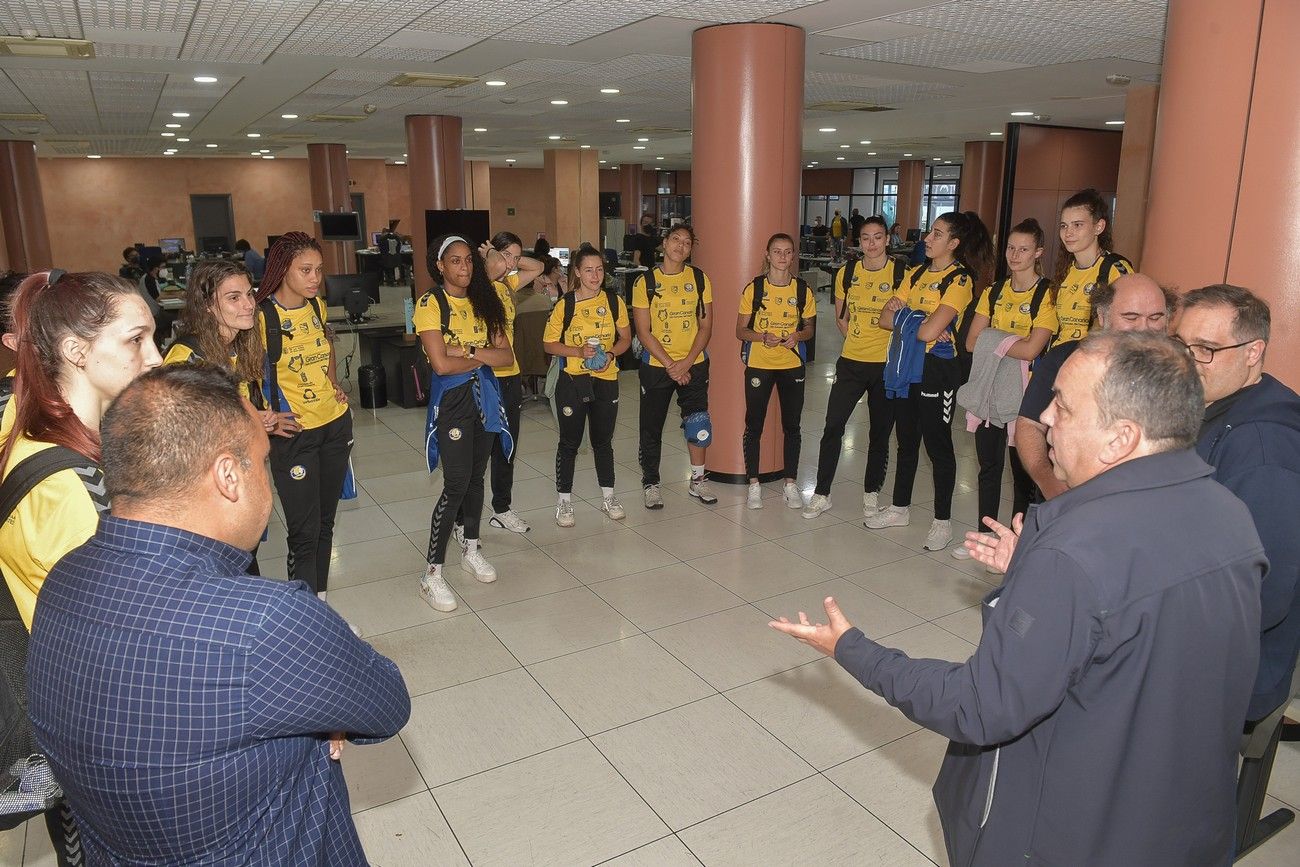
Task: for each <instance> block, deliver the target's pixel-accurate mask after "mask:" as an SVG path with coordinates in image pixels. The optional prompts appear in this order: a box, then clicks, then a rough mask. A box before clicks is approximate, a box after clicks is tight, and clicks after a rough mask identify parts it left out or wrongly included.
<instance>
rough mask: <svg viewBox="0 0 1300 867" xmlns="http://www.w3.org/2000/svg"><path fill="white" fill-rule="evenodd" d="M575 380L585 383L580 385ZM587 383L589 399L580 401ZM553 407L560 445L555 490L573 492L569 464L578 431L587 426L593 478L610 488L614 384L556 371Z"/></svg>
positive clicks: (579, 438) (615, 399)
mask: <svg viewBox="0 0 1300 867" xmlns="http://www.w3.org/2000/svg"><path fill="white" fill-rule="evenodd" d="M579 380H588V382H581V381H579ZM588 383H589V384H590V388H591V391H590V395H591V398H592V399H591V400H589V401H583V400H582V397H581V395H582V394H585V393H587V392H586V387H587V386H588ZM555 406H556V409H557V410H558V412H559V415H558V417H557V418H558V420H559V424H560V444H559V447H558V448H557V449H556V450H555V490H556V491H557V492H559V493H561V494H571V493H573V465H574V463H575V462H576V461H577V458H578V446H580V445H582V429H583V427H584V426H586V427H589V429H590V433H591V450H592V452H593V453H594V454H595V457H596V479H597V481H598V483H599V484H600V486H601V487H602V488H612V487H614V446H613V445H612V442H613V439H614V425H615V424H616V423H617V422H618V381H617V380H613V379H598V378H597V377H594V376H590V375H587V374H582V375H579V376H576V377H575V376H570V375H569V374H568V373H567V372H565V371H560V379H559V381H558V382H557V383H556V384H555Z"/></svg>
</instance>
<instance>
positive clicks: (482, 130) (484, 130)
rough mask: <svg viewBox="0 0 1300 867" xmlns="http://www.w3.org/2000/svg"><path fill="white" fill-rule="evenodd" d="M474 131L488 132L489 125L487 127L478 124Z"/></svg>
mask: <svg viewBox="0 0 1300 867" xmlns="http://www.w3.org/2000/svg"><path fill="white" fill-rule="evenodd" d="M474 132H487V127H485V126H476V127H474Z"/></svg>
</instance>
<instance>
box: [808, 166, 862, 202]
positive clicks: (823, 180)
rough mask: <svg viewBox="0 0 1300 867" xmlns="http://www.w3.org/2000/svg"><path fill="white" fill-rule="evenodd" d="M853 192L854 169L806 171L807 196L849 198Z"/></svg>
mask: <svg viewBox="0 0 1300 867" xmlns="http://www.w3.org/2000/svg"><path fill="white" fill-rule="evenodd" d="M852 190H853V169H804V170H803V191H802V192H803V194H804V195H805V196H847V195H849V193H850V192H852Z"/></svg>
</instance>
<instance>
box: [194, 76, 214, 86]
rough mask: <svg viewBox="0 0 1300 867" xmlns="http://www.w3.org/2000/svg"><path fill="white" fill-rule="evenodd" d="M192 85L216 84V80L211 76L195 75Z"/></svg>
mask: <svg viewBox="0 0 1300 867" xmlns="http://www.w3.org/2000/svg"><path fill="white" fill-rule="evenodd" d="M194 83H195V84H216V83H217V80H216V79H215V78H213V77H212V76H211V75H196V76H194Z"/></svg>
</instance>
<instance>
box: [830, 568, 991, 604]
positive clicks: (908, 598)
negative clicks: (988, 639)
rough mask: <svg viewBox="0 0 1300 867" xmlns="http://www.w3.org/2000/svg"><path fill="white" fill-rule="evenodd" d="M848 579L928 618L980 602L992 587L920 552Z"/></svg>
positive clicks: (855, 574) (857, 573) (856, 573)
mask: <svg viewBox="0 0 1300 867" xmlns="http://www.w3.org/2000/svg"><path fill="white" fill-rule="evenodd" d="M848 579H849V580H850V581H852V582H853V583H854V584H857V585H858V586H860V587H865V588H866V589H867V590H870V591H871V592H872V593H875V594H876V595H877V596H881V597H883V598H885V599H888V600H889V601H890V602H893V603H894V604H895V605H898V606H900V607H902V608H906V609H907V610H908V611H911V612H912V613H913V614H916V615H918V616H920V617H923V618H925V619H926V620H933V619H934V618H936V617H942V616H944V615H945V614H952V613H953V612H954V611H961V610H962V609H963V608H970V607H971V606H972V605H978V604H979V603H980V600H982V599H983V598H984V597H985V596H986V595H987V594H988V592H989V589H990V588H989V586H988V585H987V584H985V583H984V582H983V581H980V580H978V579H976V578H973V577H971V576H970V575H967V574H965V573H963V572H960V571H958V570H956V569H952V568H950V567H948V566H946V565H945V564H943V563H938V562H936V561H935V560H934V559H932V558H930V557H926V556H923V555H920V554H916V555H913V556H911V557H909V558H907V559H906V560H899V561H895V562H893V563H888V564H885V565H883V566H876V567H875V568H871V569H867V570H865V571H863V572H855V573H853V574H851V575H849V576H848Z"/></svg>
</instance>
